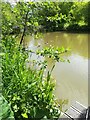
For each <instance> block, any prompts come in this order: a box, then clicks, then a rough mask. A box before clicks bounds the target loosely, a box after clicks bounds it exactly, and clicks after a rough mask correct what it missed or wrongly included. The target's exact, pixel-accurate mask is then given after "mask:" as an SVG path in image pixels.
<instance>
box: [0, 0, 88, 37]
mask: <svg viewBox="0 0 90 120" xmlns="http://www.w3.org/2000/svg"><path fill="white" fill-rule="evenodd" d="M1 4H2V25H3V26H2V33H3V34H4V35H6V34H15V33H16V34H18V33H22V32H23V31H25V32H26V33H35V34H36V33H37V32H44V31H61V30H70V31H88V29H89V26H88V21H89V18H88V17H89V11H90V7H89V6H90V3H89V2H26V3H24V2H17V3H16V5H14V6H12V5H11V4H10V3H5V2H2V3H1Z"/></svg>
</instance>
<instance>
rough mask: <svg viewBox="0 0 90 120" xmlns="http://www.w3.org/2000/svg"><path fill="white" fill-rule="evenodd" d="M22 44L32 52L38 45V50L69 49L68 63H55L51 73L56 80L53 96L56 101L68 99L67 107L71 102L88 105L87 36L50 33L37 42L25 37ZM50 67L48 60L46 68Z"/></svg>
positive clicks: (50, 62)
mask: <svg viewBox="0 0 90 120" xmlns="http://www.w3.org/2000/svg"><path fill="white" fill-rule="evenodd" d="M89 36H90V35H89ZM24 44H25V45H26V46H28V47H29V49H33V50H36V49H37V47H38V45H39V47H40V48H44V47H46V46H48V47H49V46H50V45H52V46H56V47H57V46H58V47H61V46H63V47H65V48H71V52H70V53H68V54H67V55H66V56H67V57H68V59H69V60H70V63H61V62H60V63H56V66H55V69H54V71H53V73H52V75H53V77H54V78H55V79H56V89H55V95H56V96H57V98H58V99H68V100H69V104H68V107H69V105H70V104H71V102H72V101H79V102H80V103H82V104H83V105H85V106H87V105H88V34H71V33H65V32H54V33H53V32H52V33H47V34H44V37H43V39H39V40H34V39H33V38H32V37H31V38H30V36H27V37H26V40H25V41H24ZM51 66H52V61H51V60H48V67H49V68H51Z"/></svg>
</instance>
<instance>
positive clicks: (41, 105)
mask: <svg viewBox="0 0 90 120" xmlns="http://www.w3.org/2000/svg"><path fill="white" fill-rule="evenodd" d="M2 46H3V51H2V52H3V53H4V54H3V56H2V79H3V80H2V81H3V89H2V93H3V96H4V97H5V99H6V100H7V101H8V103H9V104H11V108H12V110H13V112H14V117H15V119H16V120H24V119H28V120H30V119H35V118H39V119H43V118H47V119H51V118H56V119H57V118H59V116H60V114H61V110H60V109H59V106H58V103H57V102H56V101H55V96H54V94H53V90H54V88H55V83H53V81H52V78H51V73H52V70H53V68H54V66H55V65H54V66H53V67H52V69H51V71H48V72H47V75H46V76H44V73H45V70H46V68H47V61H43V62H41V61H40V62H37V61H34V64H35V65H38V66H39V69H32V67H28V68H27V66H26V64H27V62H28V55H29V52H30V51H29V52H28V51H25V50H24V49H23V48H22V46H21V45H17V44H16V41H15V37H14V36H8V37H3V38H2ZM53 49H54V50H53ZM54 51H55V48H51V49H48V48H46V49H44V50H43V51H41V53H40V52H37V53H36V54H40V55H41V54H42V55H46V54H50V56H52V55H53V56H55V59H56V60H57V61H58V59H57V57H56V56H58V55H59V54H60V53H61V52H62V53H63V52H65V49H64V50H62V49H59V48H58V49H57V50H56V51H55V52H54ZM52 52H53V54H52ZM56 52H58V54H57V53H56ZM59 52H60V53H59ZM54 54H55V55H54Z"/></svg>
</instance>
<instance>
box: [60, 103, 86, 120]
mask: <svg viewBox="0 0 90 120" xmlns="http://www.w3.org/2000/svg"><path fill="white" fill-rule="evenodd" d="M86 112H87V107H85V106H83V105H82V104H80V103H79V102H77V101H76V102H73V103H72V105H71V107H70V108H69V109H68V110H67V111H66V112H65V113H64V114H63V115H62V117H61V119H62V120H63V119H64V118H67V120H87V119H86Z"/></svg>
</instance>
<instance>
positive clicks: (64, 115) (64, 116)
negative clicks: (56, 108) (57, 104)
mask: <svg viewBox="0 0 90 120" xmlns="http://www.w3.org/2000/svg"><path fill="white" fill-rule="evenodd" d="M64 118H67V120H72V119H71V118H70V117H69V116H68V115H66V114H63V115H62V116H61V117H60V120H64Z"/></svg>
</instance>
